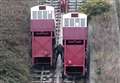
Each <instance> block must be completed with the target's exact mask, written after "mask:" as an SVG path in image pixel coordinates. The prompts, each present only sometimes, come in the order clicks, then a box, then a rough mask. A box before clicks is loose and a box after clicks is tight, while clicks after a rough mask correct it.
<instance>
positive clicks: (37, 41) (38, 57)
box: [31, 5, 55, 67]
mask: <svg viewBox="0 0 120 83" xmlns="http://www.w3.org/2000/svg"><path fill="white" fill-rule="evenodd" d="M54 28H55V13H54V7H52V6H47V5H38V6H34V7H32V8H31V32H32V64H33V66H36V67H42V66H43V67H50V66H52V59H53V53H54V52H53V49H54V43H55V37H54Z"/></svg>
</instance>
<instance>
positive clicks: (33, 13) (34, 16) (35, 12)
mask: <svg viewBox="0 0 120 83" xmlns="http://www.w3.org/2000/svg"><path fill="white" fill-rule="evenodd" d="M32 15H33V19H37V11H33V12H32Z"/></svg>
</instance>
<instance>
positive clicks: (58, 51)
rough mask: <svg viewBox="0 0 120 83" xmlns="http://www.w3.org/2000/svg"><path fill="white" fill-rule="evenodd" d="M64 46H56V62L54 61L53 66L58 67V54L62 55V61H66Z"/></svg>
mask: <svg viewBox="0 0 120 83" xmlns="http://www.w3.org/2000/svg"><path fill="white" fill-rule="evenodd" d="M63 53H64V48H63V46H62V45H61V44H59V45H58V46H57V47H56V48H55V53H54V60H53V61H54V63H53V67H54V68H56V63H57V59H58V56H59V55H60V56H61V60H62V63H64V54H63Z"/></svg>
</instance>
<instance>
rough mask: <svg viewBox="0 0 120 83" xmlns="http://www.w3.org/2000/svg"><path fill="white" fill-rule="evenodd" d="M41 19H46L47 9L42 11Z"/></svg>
mask: <svg viewBox="0 0 120 83" xmlns="http://www.w3.org/2000/svg"><path fill="white" fill-rule="evenodd" d="M43 19H47V11H43Z"/></svg>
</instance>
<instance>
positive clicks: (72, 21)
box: [70, 19, 74, 27]
mask: <svg viewBox="0 0 120 83" xmlns="http://www.w3.org/2000/svg"><path fill="white" fill-rule="evenodd" d="M73 26H74V19H70V27H73Z"/></svg>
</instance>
